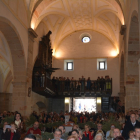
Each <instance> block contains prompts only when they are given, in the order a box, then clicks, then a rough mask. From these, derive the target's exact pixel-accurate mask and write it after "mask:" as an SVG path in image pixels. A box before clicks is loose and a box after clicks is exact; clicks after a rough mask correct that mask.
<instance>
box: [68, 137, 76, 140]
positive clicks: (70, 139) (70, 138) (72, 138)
mask: <svg viewBox="0 0 140 140" xmlns="http://www.w3.org/2000/svg"><path fill="white" fill-rule="evenodd" d="M67 140H77V139H76V137H74V136H69V137H68V138H67Z"/></svg>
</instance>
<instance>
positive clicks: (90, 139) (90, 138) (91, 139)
mask: <svg viewBox="0 0 140 140" xmlns="http://www.w3.org/2000/svg"><path fill="white" fill-rule="evenodd" d="M84 134H85V137H87V132H84ZM88 134H89V140H93V135H92V136H91V132H90V131H88Z"/></svg>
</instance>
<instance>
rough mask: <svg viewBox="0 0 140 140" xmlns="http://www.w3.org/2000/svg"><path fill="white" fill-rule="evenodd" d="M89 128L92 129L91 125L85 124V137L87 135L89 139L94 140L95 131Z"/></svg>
mask: <svg viewBox="0 0 140 140" xmlns="http://www.w3.org/2000/svg"><path fill="white" fill-rule="evenodd" d="M89 130H90V127H89V125H85V132H84V136H83V137H86V138H88V139H89V140H92V139H93V132H90V131H89Z"/></svg>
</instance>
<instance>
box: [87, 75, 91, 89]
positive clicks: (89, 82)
mask: <svg viewBox="0 0 140 140" xmlns="http://www.w3.org/2000/svg"><path fill="white" fill-rule="evenodd" d="M90 89H91V80H90V77H88V79H87V90H90Z"/></svg>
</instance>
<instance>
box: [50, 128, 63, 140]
mask: <svg viewBox="0 0 140 140" xmlns="http://www.w3.org/2000/svg"><path fill="white" fill-rule="evenodd" d="M61 136H62V131H61V130H60V129H56V130H55V131H54V139H52V140H63V139H61Z"/></svg>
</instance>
